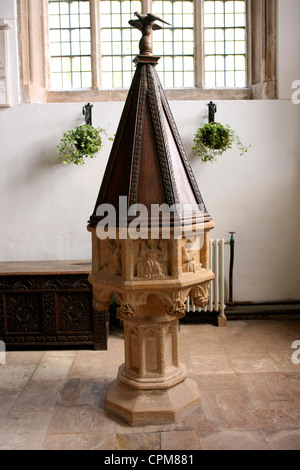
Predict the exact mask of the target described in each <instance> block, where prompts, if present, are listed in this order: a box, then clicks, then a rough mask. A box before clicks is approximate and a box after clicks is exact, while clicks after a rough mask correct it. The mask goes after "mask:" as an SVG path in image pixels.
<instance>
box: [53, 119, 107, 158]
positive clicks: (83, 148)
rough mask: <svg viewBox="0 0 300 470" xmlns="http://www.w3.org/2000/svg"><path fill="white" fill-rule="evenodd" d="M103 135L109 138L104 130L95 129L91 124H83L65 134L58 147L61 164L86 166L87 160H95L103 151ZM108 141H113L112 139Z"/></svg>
mask: <svg viewBox="0 0 300 470" xmlns="http://www.w3.org/2000/svg"><path fill="white" fill-rule="evenodd" d="M101 134H104V135H106V136H107V134H106V131H105V130H104V129H100V128H95V127H93V126H91V125H90V124H83V125H81V126H77V127H75V129H71V130H69V131H67V132H65V133H64V134H63V137H62V139H61V141H60V144H59V145H58V146H57V148H58V154H59V158H58V161H59V163H63V164H64V165H69V164H70V163H74V164H75V165H84V164H85V161H86V158H94V157H95V156H96V155H97V153H98V152H99V151H100V150H102V145H103V141H102V138H101ZM108 139H109V140H113V139H112V138H111V137H109V138H108Z"/></svg>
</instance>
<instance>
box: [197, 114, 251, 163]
mask: <svg viewBox="0 0 300 470" xmlns="http://www.w3.org/2000/svg"><path fill="white" fill-rule="evenodd" d="M233 143H235V144H236V145H237V147H238V149H239V151H240V155H244V154H245V153H246V152H247V151H248V148H249V147H246V146H245V145H243V144H242V142H241V140H240V138H239V137H238V135H237V134H236V133H235V132H234V130H233V129H231V127H230V126H229V125H228V124H227V125H225V126H223V125H222V124H220V123H219V122H210V123H208V124H204V126H203V127H201V128H199V129H198V130H197V132H196V134H195V136H194V144H195V145H194V147H193V148H192V151H193V154H194V155H196V156H199V157H200V158H201V160H202V162H204V163H206V162H214V161H216V160H217V157H218V156H221V155H222V154H223V153H224V152H225V151H226V150H228V149H231V148H232V145H233Z"/></svg>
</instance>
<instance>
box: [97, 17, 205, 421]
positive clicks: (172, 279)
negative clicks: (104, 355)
mask: <svg viewBox="0 0 300 470" xmlns="http://www.w3.org/2000/svg"><path fill="white" fill-rule="evenodd" d="M136 17H137V19H133V20H131V21H130V24H131V25H132V26H133V27H136V28H138V29H139V30H141V32H142V38H141V40H140V53H139V55H138V56H137V57H136V58H135V60H134V62H135V64H136V71H135V75H134V77H133V81H132V85H131V88H130V90H129V93H128V97H127V100H126V102H125V106H124V109H123V113H122V116H121V120H120V123H119V126H118V130H117V133H116V136H115V140H114V144H113V147H112V150H111V154H110V157H109V160H108V164H107V167H106V171H105V174H104V177H103V181H102V184H101V187H100V191H99V195H98V198H97V201H96V205H95V209H94V212H93V214H92V215H91V217H90V220H89V225H88V230H89V231H90V232H91V234H92V272H91V274H90V276H89V281H90V282H91V284H92V285H93V306H94V309H95V310H96V311H98V312H99V318H100V319H101V318H106V319H107V312H108V309H109V306H110V304H111V301H112V296H113V295H114V296H115V298H116V299H117V301H118V303H119V305H120V307H119V308H118V313H117V316H118V318H119V319H121V320H122V323H123V326H124V346H125V363H124V364H122V365H120V367H119V372H118V375H117V378H116V380H115V381H113V382H112V383H111V384H110V385H109V389H108V392H107V396H106V404H105V407H106V410H107V411H108V412H109V413H111V414H113V415H115V416H117V417H118V418H120V419H122V420H124V421H125V422H126V423H128V424H129V425H132V426H135V425H146V424H161V423H171V422H174V421H175V420H176V419H178V418H180V417H182V416H183V415H184V414H186V413H188V412H191V411H192V410H194V409H195V408H197V407H198V406H199V405H200V395H199V390H198V385H197V383H196V382H194V381H193V380H191V379H190V378H189V377H188V373H187V369H186V367H185V366H184V365H183V364H182V363H181V362H180V358H179V351H178V334H179V320H180V318H182V317H184V315H185V301H186V300H187V298H188V297H192V298H193V300H194V304H195V305H197V306H201V307H204V306H205V305H206V304H207V301H208V287H209V282H210V281H211V280H212V279H213V277H214V274H213V273H212V271H211V270H210V269H209V233H210V230H211V229H212V228H213V227H214V224H213V222H212V221H211V217H210V215H209V214H208V212H207V211H206V209H205V206H204V203H203V199H202V197H201V194H200V191H199V188H198V186H197V182H196V179H195V177H194V174H193V171H192V168H191V165H190V163H189V160H188V157H187V155H186V153H185V149H184V146H183V143H182V140H181V138H180V135H179V132H178V130H177V127H176V124H175V121H174V118H173V116H172V113H171V110H170V107H169V105H168V101H167V99H166V96H165V93H164V90H163V88H162V86H161V84H160V80H159V78H158V75H157V72H156V69H155V66H156V65H157V63H158V60H159V57H157V56H155V55H153V54H152V44H151V33H152V30H155V29H161V26H159V25H158V24H157V23H156V21H162V20H160V19H159V18H157V17H155V16H154V15H152V14H150V13H148V15H140V14H138V13H136ZM110 208H112V209H111V211H110ZM154 208H159V209H163V208H164V209H166V208H171V209H172V210H170V211H169V212H168V211H167V210H165V211H163V210H161V211H159V210H158V211H156V212H155V210H154ZM108 213H109V214H110V217H108ZM124 214H125V215H124ZM166 214H167V215H168V216H169V219H168V220H167V218H164V216H165V215H166ZM166 220H167V221H168V222H169V223H166ZM110 224H111V225H112V227H110V226H109V225H110ZM105 226H106V228H105V230H104V227H105ZM137 226H138V229H137ZM134 228H135V229H136V230H133V229H134ZM183 228H184V230H182V229H183ZM179 232H180V233H181V236H179V235H178V234H179ZM101 315H102V316H101ZM100 322H101V321H100ZM103 326H104V327H105V322H104V324H103Z"/></svg>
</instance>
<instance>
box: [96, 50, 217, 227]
mask: <svg viewBox="0 0 300 470" xmlns="http://www.w3.org/2000/svg"><path fill="white" fill-rule="evenodd" d="M158 59H159V57H156V56H148V57H145V56H142V55H139V56H137V58H136V59H135V61H136V63H137V66H136V71H135V75H134V77H133V81H132V85H131V88H130V90H129V93H128V97H127V100H126V103H125V106H124V110H123V113H122V117H121V120H120V123H119V127H118V130H117V133H116V137H115V140H114V144H113V147H112V150H111V154H110V157H109V160H108V163H107V167H106V171H105V174H104V178H103V181H102V185H101V188H100V192H99V195H98V198H97V201H96V205H95V209H94V212H93V214H92V216H91V217H90V221H89V223H90V225H96V224H97V222H98V221H99V220H100V219H101V218H102V217H100V216H97V208H98V206H99V205H101V204H112V205H113V206H114V208H115V209H116V212H117V214H118V212H119V196H127V198H128V199H127V201H128V207H130V206H131V205H133V204H137V203H139V204H144V205H145V206H146V207H147V208H148V211H149V213H150V209H151V204H164V203H165V204H168V205H169V206H173V205H175V204H176V205H177V206H176V207H178V208H179V216H180V217H181V211H180V208H182V207H184V205H187V204H188V205H191V206H193V207H194V210H193V214H194V215H195V212H194V211H195V210H199V206H201V207H202V211H203V212H201V214H202V218H201V220H203V222H205V221H208V220H210V216H209V214H208V213H207V211H206V209H205V206H204V202H203V199H202V197H201V194H200V191H199V188H198V185H197V182H196V179H195V176H194V174H193V171H192V168H191V165H190V162H189V159H188V157H187V155H186V152H185V149H184V146H183V143H182V140H181V138H180V135H179V132H178V130H177V127H176V124H175V121H174V118H173V115H172V113H171V110H170V108H169V104H168V101H167V99H166V96H165V93H164V90H163V88H162V86H161V83H160V80H159V78H158V75H157V72H156V69H155V65H156V64H157V61H158ZM194 215H192V213H191V214H190V215H189V214H188V213H187V212H184V215H183V216H184V218H185V219H186V218H190V219H191V220H190V222H193V220H192V219H193V217H194ZM198 217H199V215H198ZM128 220H129V218H128Z"/></svg>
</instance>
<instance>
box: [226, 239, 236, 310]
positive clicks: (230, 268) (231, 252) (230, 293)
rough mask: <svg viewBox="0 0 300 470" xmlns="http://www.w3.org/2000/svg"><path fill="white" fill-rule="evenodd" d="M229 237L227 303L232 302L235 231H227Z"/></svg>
mask: <svg viewBox="0 0 300 470" xmlns="http://www.w3.org/2000/svg"><path fill="white" fill-rule="evenodd" d="M229 233H230V235H231V237H230V240H229V245H230V263H229V299H228V303H233V280H232V278H233V264H234V245H235V239H234V234H235V232H229Z"/></svg>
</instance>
